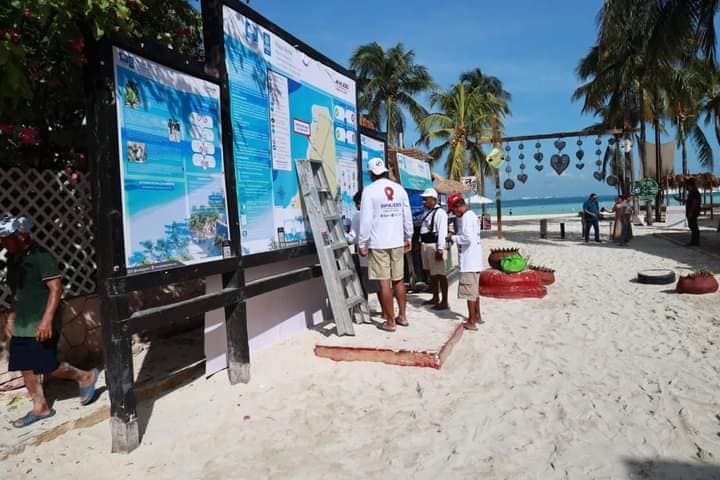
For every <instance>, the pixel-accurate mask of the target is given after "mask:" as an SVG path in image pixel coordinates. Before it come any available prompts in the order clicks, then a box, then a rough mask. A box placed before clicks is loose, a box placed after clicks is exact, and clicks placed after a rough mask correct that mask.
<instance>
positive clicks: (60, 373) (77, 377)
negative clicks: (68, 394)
mask: <svg viewBox="0 0 720 480" xmlns="http://www.w3.org/2000/svg"><path fill="white" fill-rule="evenodd" d="M50 376H51V377H52V378H57V379H60V380H72V381H74V382H77V384H78V385H80V387H81V388H84V387H87V386H88V385H90V384H91V383H92V381H93V373H92V372H86V371H85V370H80V369H78V368H75V367H73V366H72V365H70V364H69V363H67V362H63V363H61V364H60V366H59V367H58V368H56V369H55V371H54V372H52V373H51V374H50Z"/></svg>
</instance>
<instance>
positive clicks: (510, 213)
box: [508, 208, 512, 216]
mask: <svg viewBox="0 0 720 480" xmlns="http://www.w3.org/2000/svg"><path fill="white" fill-rule="evenodd" d="M508 214H509V215H511V216H512V208H511V209H510V212H508Z"/></svg>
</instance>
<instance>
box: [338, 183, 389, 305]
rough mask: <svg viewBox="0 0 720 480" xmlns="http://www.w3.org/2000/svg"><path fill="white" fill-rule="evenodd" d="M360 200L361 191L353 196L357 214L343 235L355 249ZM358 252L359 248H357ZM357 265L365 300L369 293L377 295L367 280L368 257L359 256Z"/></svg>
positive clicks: (358, 227) (358, 228)
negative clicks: (358, 265)
mask: <svg viewBox="0 0 720 480" xmlns="http://www.w3.org/2000/svg"><path fill="white" fill-rule="evenodd" d="M361 199H362V190H360V191H359V192H357V193H356V194H355V196H353V202H355V208H356V209H357V212H355V215H353V217H352V222H351V223H350V229H349V231H348V232H347V233H346V234H345V238H346V240H347V242H348V243H352V244H355V246H356V247H357V244H358V232H360V205H361V203H360V201H361ZM358 251H359V248H358ZM358 260H359V264H360V271H359V272H358V273H359V274H360V282H361V283H362V287H363V291H364V292H365V298H367V297H368V295H370V294H371V293H378V287H377V282H371V281H370V280H369V278H368V257H363V256H359V259H358ZM378 302H380V295H379V294H378Z"/></svg>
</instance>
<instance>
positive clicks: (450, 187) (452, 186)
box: [433, 178, 470, 195]
mask: <svg viewBox="0 0 720 480" xmlns="http://www.w3.org/2000/svg"><path fill="white" fill-rule="evenodd" d="M433 188H434V189H435V190H437V192H438V193H441V194H443V195H449V194H451V193H468V192H470V186H469V185H465V184H464V183H462V182H458V181H456V180H448V179H446V178H438V179H436V180H435V181H434V182H433Z"/></svg>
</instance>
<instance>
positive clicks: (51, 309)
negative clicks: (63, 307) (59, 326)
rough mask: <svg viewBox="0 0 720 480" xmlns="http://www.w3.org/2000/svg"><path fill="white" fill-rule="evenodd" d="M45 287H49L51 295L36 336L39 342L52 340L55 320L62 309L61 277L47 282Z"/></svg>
mask: <svg viewBox="0 0 720 480" xmlns="http://www.w3.org/2000/svg"><path fill="white" fill-rule="evenodd" d="M45 285H47V287H48V290H50V294H49V295H48V302H47V305H46V306H45V311H44V312H43V316H42V319H41V320H40V324H39V325H38V328H37V332H36V334H35V337H36V338H37V340H38V341H39V342H44V341H46V340H50V338H52V323H53V318H55V313H56V312H57V310H58V308H60V297H61V296H62V280H61V278H60V277H55V278H51V279H48V280H46V281H45Z"/></svg>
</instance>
